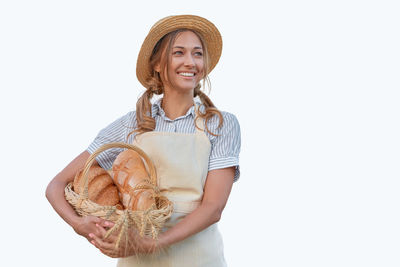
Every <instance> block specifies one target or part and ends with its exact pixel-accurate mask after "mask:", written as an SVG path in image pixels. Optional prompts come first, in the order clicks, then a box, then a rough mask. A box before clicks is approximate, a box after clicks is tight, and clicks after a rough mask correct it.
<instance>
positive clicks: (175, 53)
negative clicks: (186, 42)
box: [173, 51, 183, 55]
mask: <svg viewBox="0 0 400 267" xmlns="http://www.w3.org/2000/svg"><path fill="white" fill-rule="evenodd" d="M173 54H174V55H183V52H182V51H175V52H174V53H173Z"/></svg>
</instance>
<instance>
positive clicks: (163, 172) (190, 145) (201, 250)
mask: <svg viewBox="0 0 400 267" xmlns="http://www.w3.org/2000/svg"><path fill="white" fill-rule="evenodd" d="M197 109H198V106H196V115H197ZM196 122H197V124H198V126H199V128H200V129H197V128H196V133H194V134H185V133H170V132H147V133H144V134H142V135H139V136H137V137H136V139H135V141H134V143H133V144H134V145H136V146H138V147H140V148H141V149H143V150H144V151H145V152H146V154H147V155H148V156H149V157H150V158H151V159H152V161H153V163H154V165H155V166H156V169H157V176H158V184H159V187H160V189H161V192H162V194H163V195H165V196H166V197H168V199H169V200H171V201H172V202H173V204H174V213H173V214H172V217H171V219H170V220H169V221H168V223H167V225H166V229H168V228H169V227H172V226H174V225H175V224H176V223H177V222H178V221H179V220H181V219H182V218H183V217H185V216H186V215H187V214H189V213H190V212H192V211H193V210H195V209H196V208H197V207H198V206H199V205H200V202H201V200H202V197H203V189H204V184H205V179H206V177H207V173H208V160H209V156H210V149H211V144H210V141H209V139H208V137H207V136H206V134H205V132H204V121H203V120H201V119H199V120H197V121H196ZM117 266H118V267H127V266H129V267H131V266H143V267H144V266H146V267H151V266H157V267H179V266H182V267H197V266H199V267H200V266H207V267H214V266H215V267H220V266H226V263H225V259H224V254H223V244H222V238H221V235H220V233H219V231H218V228H217V224H213V225H211V226H209V227H208V228H206V229H205V230H203V231H201V232H199V233H197V234H195V235H193V236H190V237H189V238H186V239H185V240H183V241H181V242H178V243H176V244H174V245H172V246H170V247H169V248H168V249H167V250H165V251H163V252H159V253H155V254H154V255H153V254H152V255H141V256H131V257H127V258H120V259H119V260H118V265H117Z"/></svg>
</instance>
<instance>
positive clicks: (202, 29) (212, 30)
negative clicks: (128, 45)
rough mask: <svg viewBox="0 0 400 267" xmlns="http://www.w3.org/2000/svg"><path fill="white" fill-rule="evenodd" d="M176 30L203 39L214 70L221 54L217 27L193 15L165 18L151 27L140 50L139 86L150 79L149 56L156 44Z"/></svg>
mask: <svg viewBox="0 0 400 267" xmlns="http://www.w3.org/2000/svg"><path fill="white" fill-rule="evenodd" d="M178 29H189V30H194V31H196V32H198V33H200V34H201V36H202V37H203V38H204V40H205V42H206V44H205V45H206V46H207V50H208V54H209V57H210V61H209V64H210V66H209V67H210V69H209V71H210V72H211V70H212V69H214V67H215V65H217V63H218V60H219V58H220V56H221V52H222V38H221V34H220V33H219V31H218V29H217V27H215V26H214V24H212V23H211V22H210V21H208V20H206V19H205V18H202V17H199V16H194V15H179V16H169V17H165V18H163V19H161V20H159V21H158V22H156V24H154V25H153V27H151V29H150V32H149V34H148V35H147V37H146V39H144V42H143V44H142V47H141V48H140V51H139V55H138V59H137V64H136V76H137V78H138V80H139V82H140V83H141V84H143V85H144V86H146V85H145V84H146V80H147V79H148V78H150V77H151V74H152V71H153V70H152V69H151V67H150V64H149V63H150V56H151V54H152V52H153V49H154V46H155V45H156V43H157V42H158V41H159V40H160V39H161V38H162V37H163V36H164V35H166V34H168V33H170V32H173V31H175V30H178Z"/></svg>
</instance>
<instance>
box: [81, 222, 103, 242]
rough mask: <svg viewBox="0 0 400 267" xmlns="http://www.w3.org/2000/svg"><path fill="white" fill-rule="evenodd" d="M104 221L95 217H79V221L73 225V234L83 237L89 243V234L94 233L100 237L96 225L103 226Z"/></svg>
mask: <svg viewBox="0 0 400 267" xmlns="http://www.w3.org/2000/svg"><path fill="white" fill-rule="evenodd" d="M105 223H106V221H105V220H103V219H101V218H98V217H95V216H85V217H80V219H79V220H78V221H77V222H76V223H75V224H74V225H73V228H74V230H75V232H76V233H77V234H79V235H81V236H83V237H85V238H86V239H87V240H88V241H89V242H90V241H91V240H92V239H91V238H90V237H89V234H90V233H95V234H96V235H98V236H100V235H101V232H100V230H99V228H98V227H97V226H96V224H97V225H104V224H105Z"/></svg>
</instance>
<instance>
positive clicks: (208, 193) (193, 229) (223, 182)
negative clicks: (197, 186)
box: [158, 167, 235, 248]
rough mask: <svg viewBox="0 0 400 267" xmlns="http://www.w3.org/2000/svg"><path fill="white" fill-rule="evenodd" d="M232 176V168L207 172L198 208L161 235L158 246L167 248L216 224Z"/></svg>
mask: <svg viewBox="0 0 400 267" xmlns="http://www.w3.org/2000/svg"><path fill="white" fill-rule="evenodd" d="M234 175H235V168H234V167H230V168H225V169H218V170H211V171H209V172H208V175H207V180H206V184H205V187H204V195H203V200H202V201H201V204H200V206H199V207H198V208H197V209H196V210H194V211H193V212H192V213H190V214H188V215H187V216H186V217H185V218H184V219H182V220H181V221H180V222H179V223H177V224H176V225H175V226H174V227H172V228H171V229H169V230H168V231H166V232H165V233H162V234H161V235H160V237H159V240H158V246H159V247H161V248H163V247H167V246H169V245H172V244H174V243H176V242H179V241H181V240H183V239H185V238H187V237H189V236H191V235H194V234H196V233H198V232H200V231H202V230H204V229H205V228H207V227H208V226H210V225H212V224H214V223H216V222H218V221H219V220H220V218H221V214H222V211H223V210H224V208H225V205H226V202H227V200H228V197H229V194H230V192H231V189H232V184H233V177H234Z"/></svg>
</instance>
